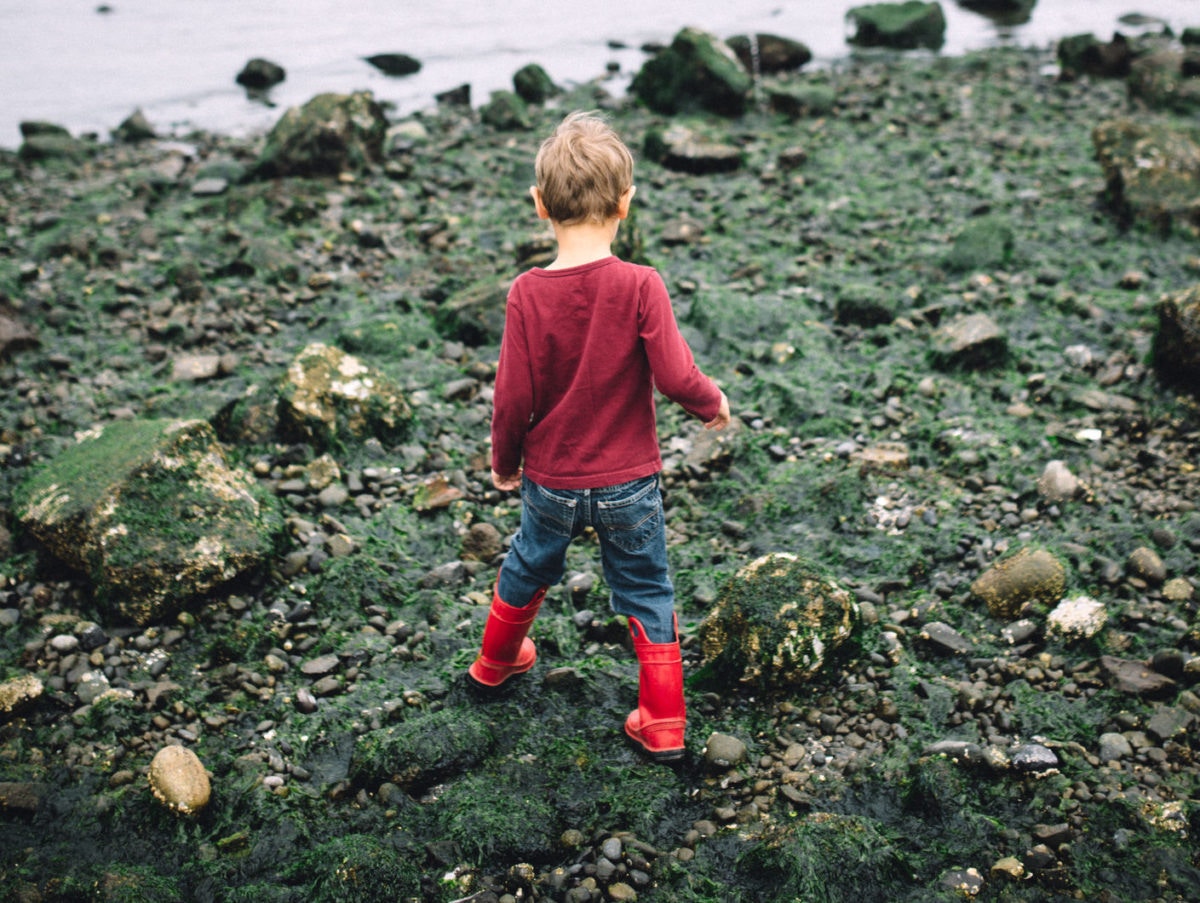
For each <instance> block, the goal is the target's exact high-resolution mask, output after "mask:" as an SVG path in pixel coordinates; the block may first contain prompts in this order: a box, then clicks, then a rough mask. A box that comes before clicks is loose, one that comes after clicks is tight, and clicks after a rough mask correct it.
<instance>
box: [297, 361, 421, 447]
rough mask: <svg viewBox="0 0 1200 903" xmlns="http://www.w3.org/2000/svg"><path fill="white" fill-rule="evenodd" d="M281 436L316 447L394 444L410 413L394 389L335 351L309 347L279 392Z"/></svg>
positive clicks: (370, 369)
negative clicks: (358, 441) (371, 442)
mask: <svg viewBox="0 0 1200 903" xmlns="http://www.w3.org/2000/svg"><path fill="white" fill-rule="evenodd" d="M279 396H280V398H279V415H280V420H281V423H280V427H281V430H282V432H283V433H284V434H285V435H286V436H288V437H290V438H294V439H297V440H300V441H304V442H310V443H313V444H314V445H316V446H318V447H320V448H328V447H329V446H331V445H338V444H341V445H344V444H346V443H347V442H348V441H349V440H350V439H365V438H367V437H371V436H373V437H376V438H378V439H380V440H390V439H398V438H400V437H401V436H403V435H404V434H405V432H406V431H407V429H408V426H409V422H410V420H411V418H412V411H411V409H410V408H409V406H408V402H407V401H405V399H404V395H403V393H402V392H401V391H400V388H399V387H398V386H397V385H395V383H393V382H392V381H391V380H390V379H388V378H387V377H386V376H384V375H383V374H382V373H379V372H378V371H376V370H374V369H372V368H371V367H368V366H367V365H365V364H364V363H362V361H360V360H359V359H358V358H356V357H353V356H352V355H349V354H346V353H345V352H344V351H342V350H341V349H340V348H335V347H333V346H331V345H324V344H322V343H320V342H314V343H313V344H311V345H309V346H308V347H307V348H305V349H304V350H303V351H302V352H301V353H300V354H299V355H297V357H296V359H295V360H294V361H292V364H291V366H290V367H288V371H287V375H286V376H285V377H284V379H283V381H282V384H281V386H280V391H279Z"/></svg>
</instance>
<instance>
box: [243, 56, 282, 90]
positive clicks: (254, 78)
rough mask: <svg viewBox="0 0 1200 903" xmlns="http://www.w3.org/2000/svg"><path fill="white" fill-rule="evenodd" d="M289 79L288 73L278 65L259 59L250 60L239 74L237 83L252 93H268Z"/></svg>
mask: <svg viewBox="0 0 1200 903" xmlns="http://www.w3.org/2000/svg"><path fill="white" fill-rule="evenodd" d="M285 78H287V72H286V71H284V68H283V67H282V66H280V65H279V64H278V63H272V62H271V61H270V60H264V59H260V58H258V57H256V58H254V59H252V60H250V62H248V63H246V65H245V66H243V67H242V71H241V72H239V73H238V74H237V83H238V84H239V85H241V86H242V87H243V88H248V89H249V90H251V91H266V90H267V89H268V88H273V87H275V86H276V85H277V84H279V83H280V82H281V81H283V80H284V79H285Z"/></svg>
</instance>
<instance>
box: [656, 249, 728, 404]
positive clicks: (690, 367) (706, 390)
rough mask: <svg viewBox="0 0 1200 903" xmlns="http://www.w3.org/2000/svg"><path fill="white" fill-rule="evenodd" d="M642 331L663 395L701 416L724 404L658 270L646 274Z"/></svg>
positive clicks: (657, 382) (657, 384)
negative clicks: (685, 334) (683, 331)
mask: <svg viewBox="0 0 1200 903" xmlns="http://www.w3.org/2000/svg"><path fill="white" fill-rule="evenodd" d="M638 320H639V333H640V335H641V338H642V343H643V347H644V348H645V350H646V357H647V359H648V360H649V361H650V372H651V373H652V374H653V375H654V384H655V386H656V387H657V388H658V391H660V392H661V393H662V394H663V395H664V396H666V397H667V398H669V399H670V400H671V401H673V402H675V403H676V404H678V405H679V406H680V407H682V408H683V409H684V410H685V411H687V412H688V413H689V414H691V415H692V416H694V417H699V418H700V419H701V420H705V421H708V420H711V419H712V418H714V417H716V416H717V413H718V412H719V411H720V408H721V390H720V389H718V388H717V386H716V384H715V383H714V382H713V381H712V380H711V379H709V378H708V377H707V376H705V375H704V374H703V373H702V372H700V368H699V367H697V366H696V361H695V358H694V357H693V355H692V349H691V348H690V347H689V346H688V343H687V340H686V339H684V337H683V336H682V335H681V334H680V332H679V325H678V323H676V321H675V311H674V310H672V308H671V299H670V296H669V295H668V294H667V287H666V285H665V284H663V281H662V277H661V276H660V275H659V274H658V273H657V272H652V275H651V276H650V277H649V278H647V280H646V282H645V283H644V285H643V289H642V298H641V302H640V304H639V306H638Z"/></svg>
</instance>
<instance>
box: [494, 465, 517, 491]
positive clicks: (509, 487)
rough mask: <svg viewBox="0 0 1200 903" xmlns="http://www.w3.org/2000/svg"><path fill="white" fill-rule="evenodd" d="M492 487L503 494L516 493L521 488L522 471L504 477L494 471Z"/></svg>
mask: <svg viewBox="0 0 1200 903" xmlns="http://www.w3.org/2000/svg"><path fill="white" fill-rule="evenodd" d="M492 485H493V486H495V487H496V488H497V489H499V490H500V491H501V492H514V491H516V490H517V489H520V488H521V471H520V470H518V471H517V472H516V473H514V474H510V475H508V476H502V475H501V474H498V473H496V471H494V470H493V471H492Z"/></svg>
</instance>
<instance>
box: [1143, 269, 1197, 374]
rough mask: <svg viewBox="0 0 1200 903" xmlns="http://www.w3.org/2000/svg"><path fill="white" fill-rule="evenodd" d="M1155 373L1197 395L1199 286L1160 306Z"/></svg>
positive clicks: (1180, 293)
mask: <svg viewBox="0 0 1200 903" xmlns="http://www.w3.org/2000/svg"><path fill="white" fill-rule="evenodd" d="M1154 369H1155V371H1156V372H1157V373H1158V374H1159V376H1161V377H1162V378H1163V379H1164V380H1165V381H1167V382H1169V383H1175V384H1177V385H1179V386H1182V387H1184V388H1186V389H1188V390H1189V391H1191V392H1193V393H1196V394H1200V285H1193V286H1192V287H1191V288H1188V289H1185V290H1184V291H1181V292H1176V293H1174V294H1171V295H1167V296H1166V297H1165V298H1163V299H1162V301H1160V302H1159V305H1158V332H1157V333H1156V334H1155V336H1154Z"/></svg>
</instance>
